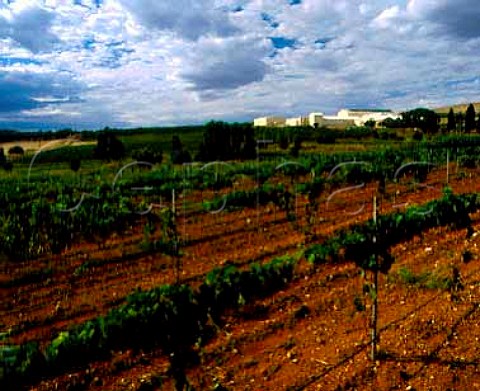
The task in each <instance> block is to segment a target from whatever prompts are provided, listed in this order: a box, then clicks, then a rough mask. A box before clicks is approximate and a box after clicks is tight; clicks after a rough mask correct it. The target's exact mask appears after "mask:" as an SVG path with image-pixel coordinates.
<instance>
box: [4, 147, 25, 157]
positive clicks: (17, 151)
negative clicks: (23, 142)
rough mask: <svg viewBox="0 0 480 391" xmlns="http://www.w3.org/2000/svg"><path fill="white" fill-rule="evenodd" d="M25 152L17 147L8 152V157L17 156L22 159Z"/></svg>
mask: <svg viewBox="0 0 480 391" xmlns="http://www.w3.org/2000/svg"><path fill="white" fill-rule="evenodd" d="M24 153H25V151H24V150H23V148H22V147H21V146H20V145H15V146H14V147H11V148H10V149H9V150H8V155H9V156H16V157H22V156H23V155H24Z"/></svg>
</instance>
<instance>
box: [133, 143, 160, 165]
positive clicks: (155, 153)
mask: <svg viewBox="0 0 480 391" xmlns="http://www.w3.org/2000/svg"><path fill="white" fill-rule="evenodd" d="M132 158H134V159H135V160H137V161H141V162H148V163H152V164H155V163H161V162H162V160H163V152H162V151H161V150H160V149H157V150H154V149H153V148H150V147H144V148H141V149H136V150H134V151H133V152H132Z"/></svg>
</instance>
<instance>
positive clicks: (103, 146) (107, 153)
mask: <svg viewBox="0 0 480 391" xmlns="http://www.w3.org/2000/svg"><path fill="white" fill-rule="evenodd" d="M93 155H94V157H96V158H97V159H102V160H120V159H122V158H123V157H124V156H125V147H124V145H123V143H122V142H121V141H120V140H119V139H117V137H116V136H115V134H113V133H111V132H110V131H104V132H102V133H99V135H98V137H97V146H96V147H95V149H94V151H93Z"/></svg>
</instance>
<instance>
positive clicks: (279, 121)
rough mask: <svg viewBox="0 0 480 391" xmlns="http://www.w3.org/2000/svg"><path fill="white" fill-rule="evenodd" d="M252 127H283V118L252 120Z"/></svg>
mask: <svg viewBox="0 0 480 391" xmlns="http://www.w3.org/2000/svg"><path fill="white" fill-rule="evenodd" d="M253 126H285V118H283V117H260V118H255V119H254V120H253Z"/></svg>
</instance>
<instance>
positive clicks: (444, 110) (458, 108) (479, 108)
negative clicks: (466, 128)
mask: <svg viewBox="0 0 480 391" xmlns="http://www.w3.org/2000/svg"><path fill="white" fill-rule="evenodd" d="M471 103H472V104H473V106H474V107H475V112H476V113H478V112H480V102H471ZM469 104H470V102H469V103H462V104H458V105H452V106H445V107H439V108H437V109H434V111H435V112H437V113H438V114H448V112H449V111H450V107H451V108H453V111H454V112H455V113H460V112H462V113H465V112H466V111H467V107H468V105H469Z"/></svg>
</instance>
